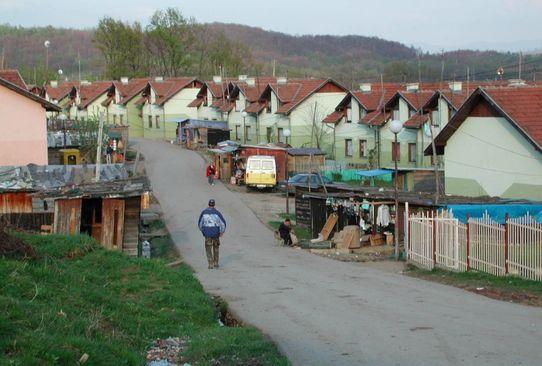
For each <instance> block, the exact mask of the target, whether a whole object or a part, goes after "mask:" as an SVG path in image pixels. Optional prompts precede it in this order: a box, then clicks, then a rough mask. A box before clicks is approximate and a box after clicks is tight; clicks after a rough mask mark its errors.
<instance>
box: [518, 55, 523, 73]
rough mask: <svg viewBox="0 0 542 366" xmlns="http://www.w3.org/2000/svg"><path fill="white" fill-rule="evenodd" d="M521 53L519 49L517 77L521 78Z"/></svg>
mask: <svg viewBox="0 0 542 366" xmlns="http://www.w3.org/2000/svg"><path fill="white" fill-rule="evenodd" d="M522 56H523V55H522V54H521V51H519V71H518V79H519V80H521V62H522V60H521V58H522Z"/></svg>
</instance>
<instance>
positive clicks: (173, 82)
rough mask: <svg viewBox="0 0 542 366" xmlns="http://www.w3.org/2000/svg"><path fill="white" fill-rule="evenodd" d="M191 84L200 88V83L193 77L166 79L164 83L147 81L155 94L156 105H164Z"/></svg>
mask: <svg viewBox="0 0 542 366" xmlns="http://www.w3.org/2000/svg"><path fill="white" fill-rule="evenodd" d="M192 83H196V84H199V85H200V87H201V84H202V83H201V81H199V80H198V79H196V78H194V77H179V78H168V79H165V80H164V81H156V80H151V81H149V85H150V86H151V87H152V88H153V90H154V91H155V93H156V97H157V98H156V104H158V105H164V103H166V102H167V101H168V100H170V99H171V98H172V97H173V96H174V95H175V94H177V93H178V92H180V91H181V90H183V89H184V88H187V87H189V86H190V85H191V84H192Z"/></svg>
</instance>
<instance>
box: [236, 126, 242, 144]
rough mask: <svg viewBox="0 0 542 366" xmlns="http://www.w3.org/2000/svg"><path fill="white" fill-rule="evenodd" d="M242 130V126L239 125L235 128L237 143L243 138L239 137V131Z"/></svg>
mask: <svg viewBox="0 0 542 366" xmlns="http://www.w3.org/2000/svg"><path fill="white" fill-rule="evenodd" d="M240 128H241V126H239V125H237V126H235V139H236V140H237V141H239V140H241V138H240V137H239V129H240Z"/></svg>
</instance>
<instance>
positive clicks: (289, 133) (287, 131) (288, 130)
mask: <svg viewBox="0 0 542 366" xmlns="http://www.w3.org/2000/svg"><path fill="white" fill-rule="evenodd" d="M282 134H283V135H284V137H286V144H288V137H290V136H292V131H290V129H289V128H287V129H285V130H284V131H282Z"/></svg>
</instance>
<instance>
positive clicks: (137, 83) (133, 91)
mask: <svg viewBox="0 0 542 366" xmlns="http://www.w3.org/2000/svg"><path fill="white" fill-rule="evenodd" d="M150 80H151V78H134V79H129V80H128V83H123V82H121V81H114V82H113V84H114V85H115V88H117V90H118V91H119V94H120V98H121V99H120V104H121V105H126V104H127V103H128V102H129V101H130V100H132V99H133V98H135V97H136V96H137V95H138V94H139V93H141V92H142V91H143V90H144V89H145V87H146V86H147V83H148V82H149V81H150Z"/></svg>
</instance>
